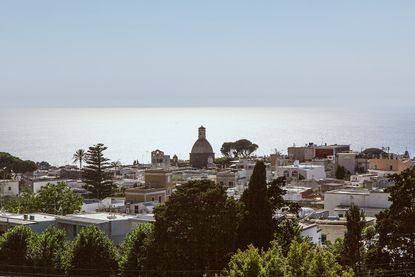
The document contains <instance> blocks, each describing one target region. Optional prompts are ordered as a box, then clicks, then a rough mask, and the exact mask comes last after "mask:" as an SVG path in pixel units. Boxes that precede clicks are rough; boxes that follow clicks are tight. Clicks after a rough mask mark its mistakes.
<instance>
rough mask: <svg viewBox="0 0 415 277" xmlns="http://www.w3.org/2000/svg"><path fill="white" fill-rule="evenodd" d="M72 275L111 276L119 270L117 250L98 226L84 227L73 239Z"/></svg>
mask: <svg viewBox="0 0 415 277" xmlns="http://www.w3.org/2000/svg"><path fill="white" fill-rule="evenodd" d="M69 269H70V275H77V276H78V275H94V276H110V275H112V274H114V272H115V271H116V270H117V252H116V249H115V247H114V245H113V244H112V241H111V240H110V239H109V238H108V237H107V235H105V233H104V232H103V231H102V230H100V229H99V228H98V227H96V226H94V225H91V226H88V227H83V228H82V229H81V231H80V232H79V234H78V235H77V237H76V238H75V240H74V241H73V244H72V248H71V257H70V268H69Z"/></svg>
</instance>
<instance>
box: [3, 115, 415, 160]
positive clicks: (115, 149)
mask: <svg viewBox="0 0 415 277" xmlns="http://www.w3.org/2000/svg"><path fill="white" fill-rule="evenodd" d="M200 125H203V126H205V127H206V128H207V130H206V131H207V139H208V140H209V142H210V143H211V144H212V146H213V148H214V151H215V153H216V155H217V156H220V147H221V145H222V143H223V142H225V141H234V140H237V139H241V138H247V139H249V140H251V141H253V142H255V143H257V144H258V145H259V149H258V151H257V154H259V155H263V154H270V153H271V152H274V151H275V149H278V150H279V151H282V152H283V153H286V151H287V147H288V146H291V145H293V144H294V143H295V144H296V145H304V144H306V143H308V142H314V143H318V144H320V143H329V144H333V143H338V144H351V146H352V149H354V150H356V151H360V150H361V149H364V148H366V147H382V146H390V148H391V151H392V152H394V153H403V152H404V151H405V149H406V148H407V149H408V151H409V152H410V154H411V156H413V154H415V110H414V109H409V108H408V109H400V110H394V109H377V110H376V109H370V108H368V109H359V110H354V109H346V108H341V109H338V108H323V109H322V108H281V107H275V108H270V107H267V108H225V107H221V108H56V109H53V108H36V109H35V108H29V109H23V108H20V109H1V110H0V151H3V152H9V153H11V154H13V155H15V156H18V157H21V158H22V159H30V160H34V161H48V162H49V163H51V164H53V165H64V164H70V163H72V155H73V153H74V152H75V150H76V149H78V148H84V149H87V148H88V147H89V146H90V145H93V144H96V143H99V142H102V143H104V144H105V145H106V146H108V150H107V156H108V158H110V159H112V160H120V161H121V162H122V163H123V164H131V163H132V162H133V160H136V159H138V160H139V161H140V162H148V161H149V160H150V152H151V151H153V150H155V149H160V150H162V151H164V152H165V153H166V154H168V155H171V156H173V155H174V154H177V155H178V157H179V158H180V159H188V155H189V154H188V153H189V152H190V150H191V148H192V145H193V143H194V142H195V140H196V139H197V128H198V127H199V126H200Z"/></svg>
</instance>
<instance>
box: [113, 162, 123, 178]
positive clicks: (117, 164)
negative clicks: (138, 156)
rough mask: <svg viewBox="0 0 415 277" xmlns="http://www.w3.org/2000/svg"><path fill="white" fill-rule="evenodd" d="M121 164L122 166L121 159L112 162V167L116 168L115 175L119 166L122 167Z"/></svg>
mask: <svg viewBox="0 0 415 277" xmlns="http://www.w3.org/2000/svg"><path fill="white" fill-rule="evenodd" d="M120 166H121V162H120V161H114V162H111V167H112V168H114V170H115V172H114V176H116V175H117V170H118V168H120Z"/></svg>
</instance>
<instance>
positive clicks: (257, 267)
mask: <svg viewBox="0 0 415 277" xmlns="http://www.w3.org/2000/svg"><path fill="white" fill-rule="evenodd" d="M287 267H288V266H287V261H286V258H285V257H284V256H283V255H282V252H281V248H280V247H279V246H278V244H276V243H273V244H272V246H271V247H270V249H269V250H267V251H264V250H258V248H255V247H254V246H253V245H249V246H248V249H246V250H245V251H241V250H238V252H237V253H236V254H235V255H233V256H232V258H231V260H230V262H229V264H228V267H227V268H226V269H225V270H224V275H225V276H231V277H251V276H252V277H256V276H261V277H266V276H287V274H285V273H287V272H288V270H287Z"/></svg>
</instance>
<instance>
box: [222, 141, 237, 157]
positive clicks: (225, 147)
mask: <svg viewBox="0 0 415 277" xmlns="http://www.w3.org/2000/svg"><path fill="white" fill-rule="evenodd" d="M233 146H234V143H233V142H224V143H223V144H222V147H221V149H220V152H221V153H222V155H224V156H225V157H227V158H231V157H232V156H233V155H234V151H235V149H234V148H233Z"/></svg>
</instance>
